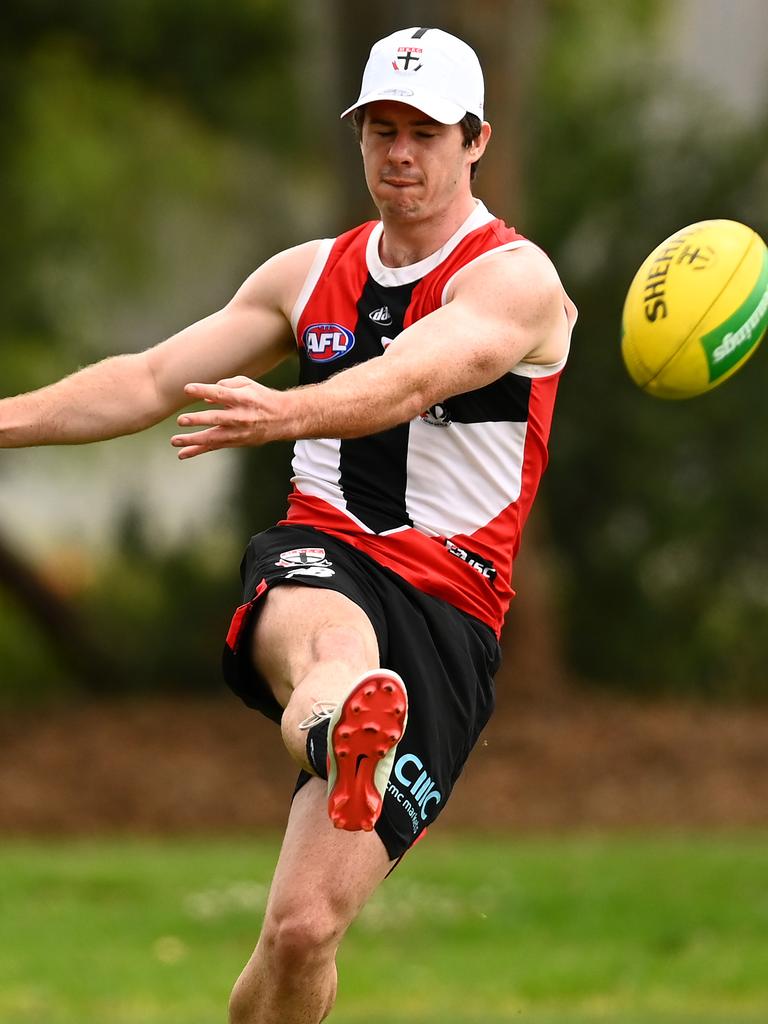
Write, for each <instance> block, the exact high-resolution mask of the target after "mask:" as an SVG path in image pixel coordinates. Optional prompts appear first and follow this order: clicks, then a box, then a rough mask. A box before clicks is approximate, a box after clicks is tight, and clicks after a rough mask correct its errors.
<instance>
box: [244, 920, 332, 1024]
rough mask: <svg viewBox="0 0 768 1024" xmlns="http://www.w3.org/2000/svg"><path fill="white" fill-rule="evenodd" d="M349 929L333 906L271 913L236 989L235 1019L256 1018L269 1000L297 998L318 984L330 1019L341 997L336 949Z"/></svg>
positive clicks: (249, 1023) (249, 1021) (246, 1021)
mask: <svg viewBox="0 0 768 1024" xmlns="http://www.w3.org/2000/svg"><path fill="white" fill-rule="evenodd" d="M344 930H345V928H344V925H343V923H342V921H341V919H340V918H339V917H338V916H337V915H335V914H334V913H333V911H332V910H331V908H328V907H326V908H320V907H318V906H316V905H315V906H310V907H291V908H287V909H286V910H284V911H282V912H281V911H279V910H278V911H277V912H273V913H271V914H270V915H269V917H268V918H267V920H266V921H265V922H264V927H263V930H262V933H261V937H260V938H259V944H258V946H257V947H256V951H255V952H254V955H253V957H251V960H250V961H249V963H248V964H247V966H246V967H245V969H244V970H243V973H242V974H241V975H240V977H239V978H238V980H237V982H236V984H235V986H234V988H233V989H232V994H231V996H230V1000H229V1020H230V1024H252V1022H253V1021H257V1020H259V1019H260V1009H261V1007H262V1006H263V1005H269V1006H271V1005H275V1004H279V1003H280V1002H281V1001H282V1000H288V1001H291V1000H293V999H294V998H295V997H296V995H297V994H299V993H301V992H302V990H306V989H307V987H308V986H309V989H310V991H312V990H315V989H317V990H318V991H317V995H318V997H319V998H320V999H321V1001H322V1005H321V1006H320V1007H318V1010H319V1011H320V1012H322V1019H325V1017H326V1016H327V1015H328V1014H329V1013H330V1011H331V1009H332V1007H333V1003H334V1001H335V998H336V967H335V960H336V951H337V949H338V946H339V942H340V941H341V938H342V936H343V934H344ZM319 979H322V981H320V983H319V984H318V980H319Z"/></svg>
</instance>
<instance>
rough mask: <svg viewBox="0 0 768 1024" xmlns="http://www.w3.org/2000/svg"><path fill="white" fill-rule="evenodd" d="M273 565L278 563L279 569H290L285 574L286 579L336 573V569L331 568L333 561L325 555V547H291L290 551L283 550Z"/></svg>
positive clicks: (325, 575)
mask: <svg viewBox="0 0 768 1024" xmlns="http://www.w3.org/2000/svg"><path fill="white" fill-rule="evenodd" d="M275 565H279V566H280V568H281V569H290V570H291V571H290V572H287V573H286V574H285V578H286V579H291V577H293V576H320V577H327V576H335V575H336V570H335V569H332V568H331V566H332V565H333V562H332V561H331V560H330V559H329V558H326V557H325V548H292V549H291V550H290V551H283V552H282V553H281V555H280V558H279V559H278V560H277V561H276V562H275Z"/></svg>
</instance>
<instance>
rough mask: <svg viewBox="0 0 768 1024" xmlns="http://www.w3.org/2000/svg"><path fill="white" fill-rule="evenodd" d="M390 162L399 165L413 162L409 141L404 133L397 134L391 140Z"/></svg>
mask: <svg viewBox="0 0 768 1024" xmlns="http://www.w3.org/2000/svg"><path fill="white" fill-rule="evenodd" d="M389 158H390V160H396V161H397V162H398V163H399V164H409V163H412V161H413V153H412V151H411V143H410V139H409V138H408V136H407V135H406V134H405V133H404V132H398V133H397V135H396V136H395V137H394V139H392V142H391V144H390V147H389Z"/></svg>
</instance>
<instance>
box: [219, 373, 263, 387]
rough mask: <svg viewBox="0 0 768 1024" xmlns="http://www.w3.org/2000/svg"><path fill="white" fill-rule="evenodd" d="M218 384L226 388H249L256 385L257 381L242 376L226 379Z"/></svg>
mask: <svg viewBox="0 0 768 1024" xmlns="http://www.w3.org/2000/svg"><path fill="white" fill-rule="evenodd" d="M218 383H219V384H221V386H222V387H225V388H247V387H248V385H249V384H255V383H256V381H254V380H251V378H250V377H243V376H242V375H241V376H239V377H225V378H224V380H220V381H219V382H218Z"/></svg>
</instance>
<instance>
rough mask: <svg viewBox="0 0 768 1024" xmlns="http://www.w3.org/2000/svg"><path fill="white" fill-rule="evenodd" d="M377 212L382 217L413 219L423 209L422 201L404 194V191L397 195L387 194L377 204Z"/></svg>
mask: <svg viewBox="0 0 768 1024" xmlns="http://www.w3.org/2000/svg"><path fill="white" fill-rule="evenodd" d="M378 207H379V213H380V214H381V215H382V217H384V216H387V217H392V218H395V217H397V218H400V219H401V220H415V219H416V218H418V217H419V216H420V214H421V213H422V210H423V203H422V202H421V200H419V199H417V198H416V197H415V196H409V195H406V194H405V192H404V193H403V194H402V195H398V196H394V197H393V196H387V198H386V199H382V200H381V202H380V203H379V204H378Z"/></svg>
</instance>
